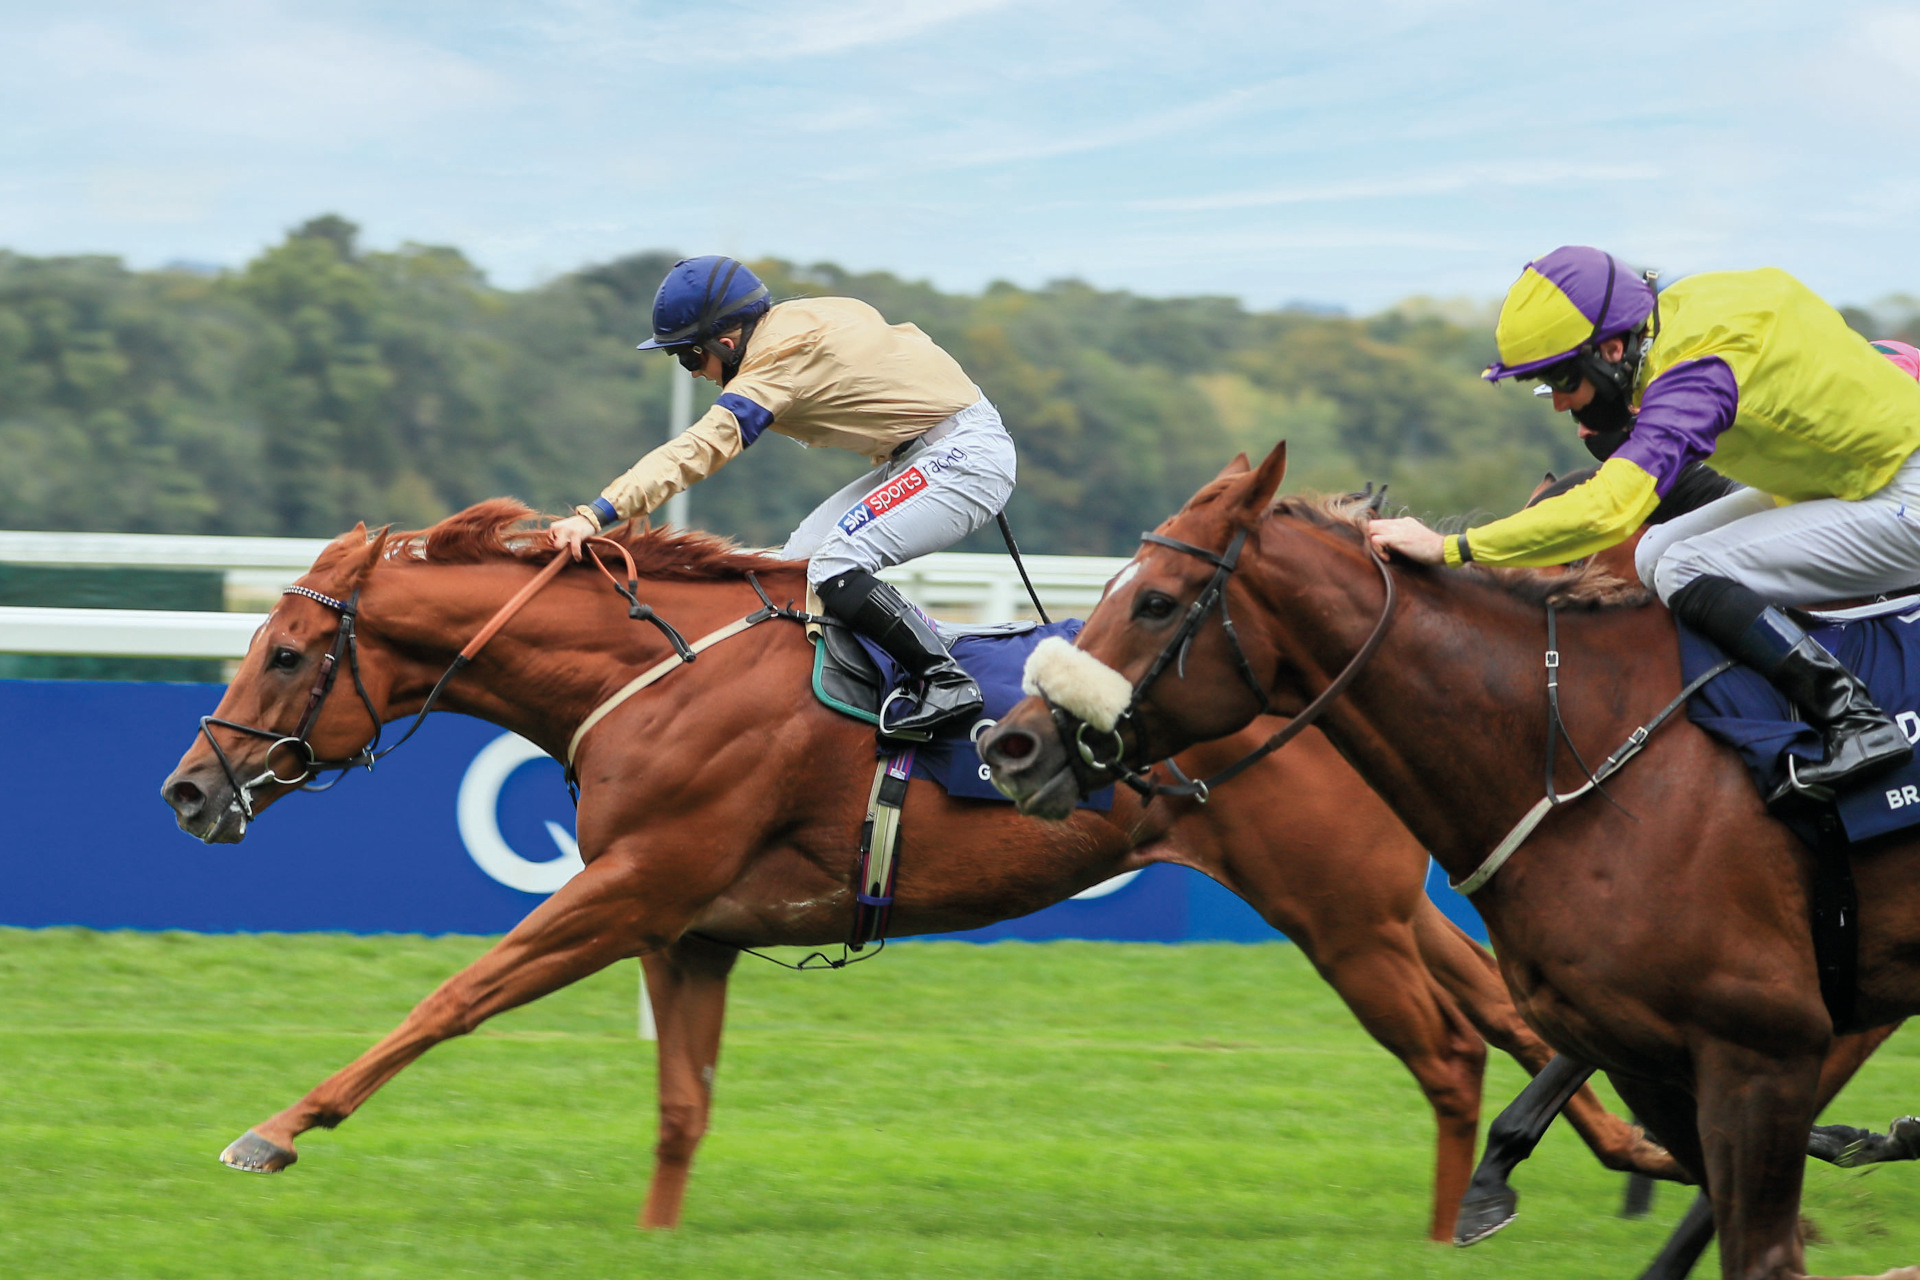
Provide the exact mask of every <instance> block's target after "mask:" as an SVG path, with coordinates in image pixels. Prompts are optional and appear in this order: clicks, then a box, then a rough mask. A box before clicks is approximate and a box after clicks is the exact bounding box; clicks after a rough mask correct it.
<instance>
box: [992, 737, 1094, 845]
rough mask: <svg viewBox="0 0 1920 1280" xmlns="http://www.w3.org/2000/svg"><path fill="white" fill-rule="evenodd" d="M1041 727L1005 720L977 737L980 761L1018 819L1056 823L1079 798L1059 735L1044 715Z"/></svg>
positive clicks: (1071, 810) (1070, 809)
mask: <svg viewBox="0 0 1920 1280" xmlns="http://www.w3.org/2000/svg"><path fill="white" fill-rule="evenodd" d="M1041 724H1042V725H1043V726H1044V728H1041V729H1038V730H1031V729H1028V728H1025V727H1023V726H1022V725H1021V724H1020V723H1019V722H1018V719H1017V718H1016V717H1015V716H1011V715H1010V716H1008V717H1007V718H1005V719H1003V720H1001V722H1000V723H999V724H997V725H995V726H994V727H993V728H992V729H991V730H989V731H988V732H987V733H986V734H984V735H983V736H982V737H981V739H980V758H981V759H982V760H984V761H985V762H986V763H987V765H988V767H989V768H991V769H992V771H993V785H994V786H995V787H996V788H998V789H999V791H1000V794H1001V795H1004V796H1005V797H1007V799H1009V800H1011V801H1013V802H1014V804H1015V805H1016V806H1017V807H1018V808H1019V810H1020V812H1021V813H1024V814H1027V815H1029V816H1031V817H1036V818H1047V819H1050V820H1053V821H1061V820H1064V819H1065V818H1067V817H1068V816H1069V815H1070V814H1072V813H1073V807H1074V803H1075V802H1076V801H1077V800H1078V799H1079V792H1078V790H1077V783H1076V782H1075V780H1074V776H1073V770H1072V769H1070V768H1068V767H1067V756H1066V751H1065V749H1064V748H1062V746H1061V745H1060V738H1059V735H1058V734H1056V733H1054V732H1053V726H1052V723H1051V722H1050V721H1048V720H1047V719H1046V717H1045V716H1044V715H1043V716H1042V717H1041Z"/></svg>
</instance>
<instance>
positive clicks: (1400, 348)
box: [0, 216, 1587, 553]
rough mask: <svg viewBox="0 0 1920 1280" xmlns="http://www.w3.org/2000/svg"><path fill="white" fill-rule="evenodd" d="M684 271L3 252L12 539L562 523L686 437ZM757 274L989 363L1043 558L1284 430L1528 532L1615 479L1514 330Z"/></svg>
mask: <svg viewBox="0 0 1920 1280" xmlns="http://www.w3.org/2000/svg"><path fill="white" fill-rule="evenodd" d="M673 256H674V255H670V254H665V253H646V254H639V255H636V256H633V257H629V258H624V259H621V260H620V261H617V262H612V263H607V264H605V265H602V266H596V267H590V268H587V269H584V270H581V271H577V272H574V273H572V274H569V275H566V276H563V277H560V278H559V279H556V280H554V281H552V282H550V283H547V284H544V285H541V286H539V287H537V288H533V289H529V290H525V291H521V292H509V291H506V290H501V289H496V288H493V287H492V286H490V285H489V284H488V283H487V282H486V280H485V279H484V278H483V277H482V276H481V274H480V272H479V271H478V270H476V269H475V268H474V266H473V265H472V264H471V263H469V262H468V261H467V260H466V258H465V257H463V256H462V255H461V253H460V252H459V251H458V250H457V249H452V248H444V247H433V246H425V245H406V246H404V247H402V248H400V249H398V250H396V251H393V252H372V251H366V250H363V249H362V248H361V247H360V246H359V244H358V242H357V228H355V227H354V225H353V224H352V223H350V222H347V221H346V220H344V219H342V218H339V217H336V216H327V217H322V218H316V219H314V220H313V221H311V222H309V223H307V224H306V225H305V226H303V227H300V228H299V229H298V230H296V231H294V232H292V233H291V234H289V235H288V236H287V238H286V239H285V240H284V241H283V242H282V243H280V244H278V245H275V246H274V247H272V248H270V249H268V250H266V251H265V252H263V253H262V254H260V256H259V257H257V258H255V259H254V260H253V261H252V262H250V263H248V264H247V265H246V266H245V267H244V268H242V269H240V270H237V271H231V272H224V273H220V274H217V275H211V276H209V275H202V274H195V273H192V272H186V271H168V270H162V271H152V272H135V271H129V270H127V269H126V268H125V267H124V266H122V265H121V264H120V263H119V262H118V261H117V260H115V259H111V258H104V257H87V258H52V259H33V258H26V257H20V256H17V255H13V254H8V253H4V252H0V463H3V464H4V465H0V522H3V523H4V524H5V525H6V526H9V527H13V528H39V529H97V530H130V531H142V532H169V533H216V534H269V535H272V534H278V535H301V536H325V535H330V534H333V533H337V532H339V531H340V530H342V529H344V528H347V527H350V526H351V525H352V524H353V523H354V522H355V521H356V520H361V519H364V520H367V521H368V522H369V523H382V522H386V521H393V522H396V523H398V524H401V525H406V526H417V525H422V524H425V523H428V522H430V521H432V520H434V519H437V518H438V517H440V516H442V515H445V514H447V513H448V512H450V511H453V510H457V509H459V508H460V507H462V506H465V505H467V504H468V503H471V502H474V501H477V500H479V499H481V498H485V497H490V496H494V495H498V494H513V495H516V496H518V497H520V498H523V499H525V500H526V501H528V502H529V503H531V504H533V505H534V506H536V507H539V508H541V509H544V510H552V511H561V510H565V509H566V508H568V507H570V506H571V505H573V504H574V503H576V502H580V501H584V500H586V499H588V498H590V497H592V496H593V495H594V494H595V493H597V492H598V491H599V489H600V487H601V485H602V484H604V483H605V482H606V481H607V480H608V479H610V478H611V477H612V476H613V475H615V474H617V473H618V472H619V471H621V470H623V469H624V468H626V467H627V466H628V465H630V464H631V463H632V462H633V460H634V459H635V458H637V457H639V456H640V454H641V453H643V452H645V451H646V450H647V449H648V448H651V447H652V446H653V445H655V444H658V443H659V442H660V441H662V440H664V439H665V438H666V435H667V430H668V404H669V397H670V383H669V379H670V378H673V377H684V376H685V375H684V374H682V373H681V372H680V371H679V369H678V366H677V365H676V364H675V363H674V362H673V361H672V360H670V359H667V358H664V357H660V356H645V355H642V354H640V353H637V352H635V351H634V350H633V346H634V343H636V342H637V341H639V340H640V339H642V338H644V337H645V336H646V335H647V333H648V329H649V324H648V319H649V312H650V308H651V303H652V299H653V293H654V289H655V287H656V286H657V285H658V283H659V280H660V278H661V276H662V275H663V274H664V273H665V271H666V269H667V267H668V266H669V265H670V264H671V262H672V260H673ZM754 266H755V268H756V269H757V270H759V271H761V272H762V274H763V275H764V276H765V278H766V279H767V282H768V284H769V285H770V286H771V288H772V290H773V294H774V296H775V298H776V299H779V298H784V297H795V296H801V295H810V294H846V295H851V296H854V297H859V298H864V299H866V300H867V301H869V302H871V303H873V304H874V305H875V306H877V307H878V308H879V309H880V310H881V311H882V312H883V313H884V314H885V315H886V316H887V317H888V318H889V319H891V320H894V321H896V322H898V321H908V320H910V321H913V322H914V323H916V324H918V325H919V326H920V327H921V328H923V329H924V330H926V331H927V332H928V333H929V334H930V335H931V336H932V337H933V338H934V340H935V341H937V342H939V343H940V344H941V345H942V346H944V347H946V348H947V349H948V350H949V351H951V352H952V353H953V354H954V355H955V356H956V357H957V358H958V359H959V360H960V362H961V364H962V365H963V366H965V368H966V369H967V370H968V371H969V373H971V374H972V376H973V377H974V378H975V379H976V380H977V381H978V382H979V384H980V386H981V387H982V389H983V390H984V391H985V392H986V393H987V395H988V396H990V397H991V398H992V399H993V401H994V402H995V403H996V404H997V405H998V406H999V408H1000V410H1001V413H1002V415H1003V416H1004V417H1005V419H1006V421H1007V424H1008V426H1009V428H1010V429H1011V430H1012V432H1013V436H1014V439H1015V440H1016V442H1017V443H1018V445H1019V448H1020V455H1021V459H1020V468H1021V469H1020V487H1019V490H1018V492H1017V493H1016V495H1015V498H1014V500H1013V503H1012V505H1011V507H1010V508H1009V516H1010V518H1011V519H1012V520H1013V522H1014V527H1015V529H1016V531H1017V532H1018V533H1019V535H1020V537H1021V539H1022V542H1023V545H1024V546H1025V547H1026V548H1027V549H1029V550H1033V551H1046V552H1058V553H1127V552H1130V551H1131V550H1132V548H1133V546H1134V540H1135V538H1136V537H1137V535H1138V533H1139V531H1140V530H1141V529H1142V528H1145V527H1148V526H1151V525H1152V524H1154V523H1156V522H1157V521H1158V520H1159V519H1161V518H1162V517H1163V516H1165V515H1166V514H1167V513H1169V512H1171V511H1172V510H1173V509H1174V508H1175V507H1177V506H1178V505H1179V504H1180V503H1181V502H1182V501H1183V500H1184V499H1185V498H1186V497H1187V495H1188V494H1189V493H1190V492H1191V491H1192V490H1193V489H1194V488H1196V487H1197V486H1198V485H1199V484H1201V483H1202V482H1203V481H1205V480H1206V479H1207V478H1208V477H1209V476H1211V475H1213V474H1214V473H1215V472H1216V471H1217V470H1218V469H1219V468H1220V466H1221V465H1222V464H1224V463H1225V462H1226V461H1227V460H1228V459H1229V458H1231V457H1232V455H1233V454H1234V453H1235V452H1236V451H1239V450H1243V449H1244V450H1246V451H1248V452H1249V453H1251V454H1253V455H1255V456H1256V457H1257V456H1259V455H1260V454H1261V453H1263V452H1264V451H1265V450H1266V449H1267V448H1269V447H1270V446H1271V445H1272V444H1273V442H1274V441H1276V440H1279V439H1282V438H1285V439H1286V440H1288V442H1289V455H1290V459H1291V467H1292V471H1291V474H1290V477H1289V482H1288V486H1287V487H1288V488H1289V489H1299V488H1303V487H1315V488H1326V489H1349V488H1357V487H1359V485H1360V484H1361V483H1362V482H1364V481H1367V480H1372V481H1375V482H1379V481H1389V482H1391V483H1392V485H1393V487H1394V496H1395V497H1396V499H1397V500H1398V501H1399V502H1401V503H1405V504H1406V505H1407V506H1409V507H1410V508H1411V509H1412V510H1414V511H1415V512H1416V513H1421V514H1431V515H1438V514H1444V513H1449V512H1466V511H1478V512H1480V513H1482V514H1491V513H1503V512H1505V511H1508V510H1511V509H1512V508H1514V507H1515V506H1517V505H1518V504H1519V502H1520V501H1521V499H1522V498H1524V496H1525V494H1526V492H1527V491H1528V489H1529V488H1530V487H1531V485H1532V483H1533V481H1534V480H1535V479H1537V478H1538V475H1539V473H1540V472H1541V471H1543V470H1545V469H1547V468H1555V469H1566V468H1568V467H1572V466H1578V465H1581V464H1583V463H1584V462H1586V461H1587V459H1586V455H1585V454H1584V453H1583V452H1582V451H1581V450H1580V449H1579V447H1578V444H1577V443H1576V442H1575V440H1574V439H1573V433H1572V432H1571V430H1570V429H1569V428H1568V426H1567V424H1566V423H1565V422H1564V420H1556V419H1555V418H1554V416H1553V415H1552V414H1551V413H1550V412H1549V411H1548V410H1547V408H1546V407H1545V406H1544V405H1543V404H1541V403H1539V402H1537V401H1536V400H1535V399H1534V398H1533V397H1532V396H1530V395H1528V394H1527V393H1526V390H1525V389H1521V388H1512V387H1508V388H1499V389H1496V388H1490V387H1488V386H1486V385H1485V384H1483V383H1481V382H1480V380H1479V378H1478V377H1477V374H1478V372H1479V369H1480V368H1481V367H1482V366H1483V365H1484V364H1485V362H1486V360H1487V358H1488V357H1489V356H1490V355H1491V348H1492V326H1491V317H1490V316H1486V317H1478V316H1476V317H1468V318H1464V319H1463V318H1462V317H1461V316H1459V315H1457V314H1453V313H1451V312H1449V310H1448V308H1446V307H1444V306H1438V305H1434V304H1428V303H1418V302H1416V303H1410V304H1406V305H1404V306H1402V307H1400V308H1397V309H1395V310H1393V311H1391V312H1388V313H1386V314H1383V315H1378V316H1373V317H1370V318H1366V319H1352V318H1347V317H1342V316H1329V315H1323V314H1314V313H1309V312H1301V311H1279V312H1256V311H1248V310H1247V309H1245V308H1244V307H1242V306H1241V305H1240V304H1239V303H1238V302H1235V301H1233V300H1231V299H1227V298H1207V297H1198V298H1170V299H1154V298H1143V297H1136V296H1134V295H1132V294H1127V293H1115V292H1102V291H1100V290H1096V289H1094V288H1091V287H1089V286H1087V285H1085V284H1081V283H1078V282H1073V281H1065V282H1059V283H1055V284H1051V285H1048V286H1047V287H1045V288H1042V289H1037V290H1027V289H1020V288H1016V287H1014V286H1012V285H1009V284H995V285H993V286H991V287H989V288H988V289H987V290H985V292H983V293H982V294H980V295H979V296H965V295H957V294H948V293H941V292H939V291H937V290H935V289H934V288H932V287H931V286H929V285H926V284H922V283H914V282H911V281H907V280H902V279H900V278H898V277H895V276H892V275H887V274H865V275H861V274H852V273H848V272H845V271H842V270H841V269H839V268H837V267H833V266H826V265H821V266H812V267H804V268H802V267H797V266H794V265H792V264H790V263H785V262H779V261H766V262H757V263H755V264H754ZM698 385H699V387H700V388H701V390H702V391H704V392H706V393H708V394H707V395H696V406H697V407H703V406H704V404H705V403H707V402H708V400H709V399H710V394H711V393H712V391H713V388H712V387H711V386H710V384H706V383H701V384H698ZM863 466H864V463H863V462H862V461H861V460H860V459H859V458H857V457H856V456H854V455H851V454H843V453H839V452H838V451H834V450H803V449H801V448H799V447H798V446H797V445H796V444H794V443H793V442H792V441H789V440H787V439H785V438H784V437H780V436H777V435H775V434H773V433H771V432H769V433H768V434H767V435H766V436H765V437H764V438H763V439H762V440H761V441H760V442H758V443H757V445H756V446H755V447H754V448H752V449H749V450H748V451H747V452H746V454H745V455H744V456H743V457H741V458H740V459H739V460H737V461H736V462H734V463H733V464H731V465H730V466H728V467H727V468H726V469H725V470H723V471H722V472H721V473H720V474H719V475H717V476H715V477H714V478H712V479H711V480H709V481H707V482H705V483H703V484H701V485H700V486H698V487H697V488H696V489H695V491H694V493H693V496H692V502H693V511H694V519H695V523H696V524H699V525H701V526H703V527H705V528H709V529H713V530H716V531H718V532H722V533H726V534H729V535H732V536H735V537H738V538H741V539H743V540H745V541H746V542H748V543H752V544H770V543H776V542H778V541H780V540H781V539H782V538H783V537H784V536H785V534H786V532H787V531H788V529H789V528H790V527H791V526H792V525H793V524H795V523H796V522H797V521H798V520H799V518H800V517H801V516H802V515H803V514H804V513H805V512H806V511H808V510H809V509H810V508H811V507H812V506H813V504H814V503H816V502H817V501H819V500H820V499H821V498H822V497H824V496H825V495H826V494H827V493H828V492H830V491H831V490H832V489H834V488H835V487H837V486H838V485H840V484H843V483H845V482H846V481H847V480H848V479H850V478H852V477H853V476H854V475H857V474H858V473H859V471H860V470H861V469H862V467H863ZM997 545H998V542H997V539H996V538H995V537H994V535H993V534H992V533H991V532H989V533H987V534H986V535H984V536H983V535H975V537H974V539H973V540H972V541H971V542H970V543H968V544H967V547H968V549H973V550H990V549H992V548H994V547H995V546H997Z"/></svg>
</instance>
